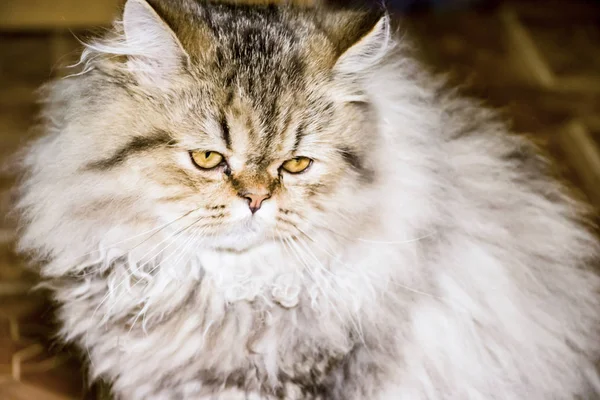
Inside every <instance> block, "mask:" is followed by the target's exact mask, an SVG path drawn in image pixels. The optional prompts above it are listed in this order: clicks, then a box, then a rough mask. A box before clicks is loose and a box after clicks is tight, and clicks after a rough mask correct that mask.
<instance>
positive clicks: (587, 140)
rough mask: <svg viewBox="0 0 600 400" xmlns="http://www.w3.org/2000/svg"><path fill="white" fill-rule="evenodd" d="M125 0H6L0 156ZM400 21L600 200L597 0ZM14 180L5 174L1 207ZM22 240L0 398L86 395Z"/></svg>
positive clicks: (6, 313) (512, 5)
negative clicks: (37, 288) (39, 92)
mask: <svg viewBox="0 0 600 400" xmlns="http://www.w3.org/2000/svg"><path fill="white" fill-rule="evenodd" d="M256 2H259V1H256ZM309 2H310V0H305V1H304V3H305V4H307V3H309ZM119 3H120V1H119V0H85V1H83V0H58V1H57V0H54V1H51V0H2V1H1V2H0V141H1V142H0V143H1V146H0V159H4V158H6V156H7V155H9V154H12V153H13V151H14V149H15V148H16V147H17V146H18V145H19V144H20V143H21V142H22V141H23V140H24V138H25V135H26V132H27V129H28V126H30V124H31V123H32V121H33V117H34V115H35V113H36V111H37V106H36V105H35V103H34V99H35V96H34V94H33V91H34V90H35V88H36V87H37V86H38V85H39V84H41V83H42V82H44V81H46V80H47V79H49V78H51V77H59V76H62V75H64V74H65V70H64V69H63V68H61V67H60V66H61V65H64V64H66V63H69V62H73V61H74V60H76V55H77V50H78V48H79V44H78V42H77V40H75V39H74V35H82V36H85V35H86V31H87V29H88V28H90V27H92V26H98V25H107V24H108V23H109V21H110V19H111V18H112V16H113V15H114V14H115V12H116V10H117V6H118V4H119ZM400 29H401V30H402V32H409V33H411V34H412V35H414V37H415V39H416V43H417V44H418V46H419V48H420V50H421V52H422V57H423V59H424V60H426V62H427V63H428V64H429V65H430V67H431V68H433V69H435V70H437V71H440V72H449V76H450V79H451V80H452V81H454V82H456V83H460V84H461V86H462V89H461V90H462V91H463V92H464V93H466V94H469V95H473V96H476V97H478V98H480V99H482V100H483V101H484V102H485V103H486V104H488V105H491V106H494V107H497V108H499V109H501V110H502V112H503V113H504V114H505V115H506V117H507V118H508V119H510V120H511V121H513V125H514V129H515V130H516V131H519V132H523V133H527V134H530V135H531V136H533V137H534V138H536V139H538V140H540V141H541V142H543V143H545V144H546V145H547V146H548V148H549V150H550V151H551V153H552V155H553V156H554V157H555V158H556V161H557V162H556V165H557V167H558V169H559V170H560V171H561V172H562V174H563V176H564V177H565V178H566V179H567V180H569V181H570V182H572V183H573V184H574V186H575V188H576V190H579V192H580V194H581V195H583V196H586V197H587V198H588V199H589V200H590V201H591V202H592V203H594V204H596V205H599V204H600V155H599V146H598V144H599V143H600V7H599V6H598V3H597V2H591V1H588V2H585V1H568V0H564V1H561V0H545V1H537V2H536V1H506V2H500V4H499V5H498V6H497V7H493V8H491V9H490V8H488V9H486V10H477V11H475V10H472V11H466V12H455V13H429V14H418V15H410V16H408V17H407V18H406V20H405V21H404V22H403V23H401V25H400ZM474 151H476V149H474ZM12 182H13V181H12V178H11V177H10V175H9V174H7V173H2V174H0V216H4V215H5V214H6V212H7V210H8V202H9V189H10V187H11V186H12ZM13 244H14V231H13V226H12V224H11V223H10V221H9V219H7V218H0V399H2V400H4V399H6V400H21V399H23V400H32V399H35V400H52V399H76V398H81V397H82V396H83V395H84V392H86V391H85V390H84V383H83V375H82V373H81V367H80V364H79V363H78V361H77V357H76V355H75V353H74V352H73V351H72V350H70V349H66V348H63V347H61V346H58V345H56V344H53V343H54V342H53V341H52V339H51V334H52V330H53V328H52V323H51V321H52V312H51V306H50V303H49V301H48V300H47V297H46V296H45V294H44V293H41V292H36V293H35V294H32V293H31V292H30V289H31V287H32V285H33V284H34V283H35V281H36V277H35V275H33V274H32V273H29V272H27V271H26V270H25V269H24V268H23V262H22V260H21V259H19V258H18V257H17V256H16V255H15V254H14V252H13V250H12V248H13ZM88 395H91V394H90V393H88Z"/></svg>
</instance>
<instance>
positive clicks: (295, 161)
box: [281, 157, 313, 174]
mask: <svg viewBox="0 0 600 400" xmlns="http://www.w3.org/2000/svg"><path fill="white" fill-rule="evenodd" d="M312 162H313V160H311V159H310V158H308V157H296V158H292V159H291V160H287V161H286V162H284V163H283V165H282V166H281V167H282V168H283V169H284V170H286V171H287V172H289V173H290V174H299V173H300V172H304V171H306V170H307V169H308V167H310V165H311V164H312Z"/></svg>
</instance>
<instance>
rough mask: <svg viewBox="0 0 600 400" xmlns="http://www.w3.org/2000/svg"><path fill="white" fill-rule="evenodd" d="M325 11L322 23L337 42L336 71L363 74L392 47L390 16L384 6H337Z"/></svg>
mask: <svg viewBox="0 0 600 400" xmlns="http://www.w3.org/2000/svg"><path fill="white" fill-rule="evenodd" d="M324 15H325V19H324V21H323V22H322V24H321V26H322V27H323V28H324V29H325V31H326V32H327V34H328V37H329V38H330V40H331V41H332V42H333V43H334V45H335V46H336V50H337V54H336V61H335V65H334V66H333V70H334V72H335V73H337V74H340V75H356V74H360V73H362V72H364V71H366V70H368V69H369V68H370V67H372V66H374V65H376V64H377V63H378V62H379V61H380V60H381V59H382V58H383V57H384V56H385V55H386V54H387V52H388V51H389V50H390V48H391V47H392V44H393V41H392V38H391V29H390V17H389V15H388V14H387V13H386V12H385V10H383V9H373V10H369V11H352V10H341V11H340V10H338V11H334V12H331V13H325V14H324Z"/></svg>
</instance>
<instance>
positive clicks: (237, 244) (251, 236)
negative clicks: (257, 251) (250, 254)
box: [206, 216, 270, 252]
mask: <svg viewBox="0 0 600 400" xmlns="http://www.w3.org/2000/svg"><path fill="white" fill-rule="evenodd" d="M266 225H267V224H265V222H264V221H262V220H260V218H256V216H250V217H246V218H242V219H239V220H237V221H234V222H232V223H230V224H228V225H227V226H224V227H223V228H222V229H221V232H219V233H218V234H214V235H212V237H211V238H208V240H207V241H206V243H207V245H208V246H209V247H212V248H213V249H215V250H224V251H234V252H241V251H246V250H249V249H252V248H254V247H257V246H260V245H262V244H263V243H265V242H267V241H269V237H270V236H269V234H268V231H269V229H268V227H267V226H266Z"/></svg>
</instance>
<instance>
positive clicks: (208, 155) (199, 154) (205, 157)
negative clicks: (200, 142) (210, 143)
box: [190, 151, 223, 169]
mask: <svg viewBox="0 0 600 400" xmlns="http://www.w3.org/2000/svg"><path fill="white" fill-rule="evenodd" d="M190 155H191V157H192V161H194V164H196V166H197V167H198V168H201V169H213V168H216V167H217V166H219V164H221V162H223V156H222V155H221V153H217V152H216V151H192V152H190Z"/></svg>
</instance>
